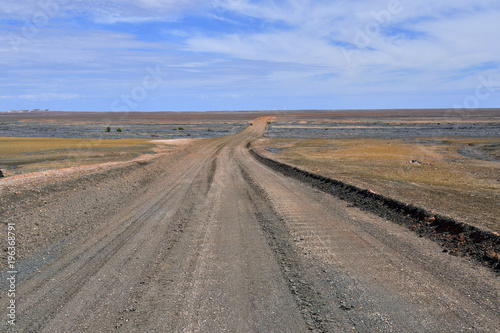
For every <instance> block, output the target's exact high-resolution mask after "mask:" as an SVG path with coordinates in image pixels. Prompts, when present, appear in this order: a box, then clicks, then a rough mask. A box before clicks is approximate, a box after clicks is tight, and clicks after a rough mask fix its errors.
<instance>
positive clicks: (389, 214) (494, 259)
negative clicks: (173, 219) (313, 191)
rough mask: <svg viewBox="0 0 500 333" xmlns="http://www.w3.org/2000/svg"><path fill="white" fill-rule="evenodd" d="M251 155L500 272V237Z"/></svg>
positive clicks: (444, 250) (336, 181)
mask: <svg viewBox="0 0 500 333" xmlns="http://www.w3.org/2000/svg"><path fill="white" fill-rule="evenodd" d="M250 152H251V153H252V155H253V156H254V157H255V158H256V159H257V160H259V161H260V162H262V163H264V164H265V165H267V166H269V167H271V168H272V169H274V170H276V171H279V172H281V173H283V174H284V175H286V176H290V177H293V178H296V179H298V180H301V181H303V182H305V183H308V184H310V185H312V186H313V187H316V188H318V189H320V190H322V191H324V192H326V193H329V194H332V195H334V196H337V197H339V198H340V199H342V200H345V201H347V202H349V203H351V204H352V205H353V206H355V207H358V208H360V209H362V210H365V211H369V212H372V213H375V214H377V215H378V216H381V217H383V218H385V219H387V220H390V221H392V222H395V223H397V224H400V225H403V226H406V227H407V228H409V229H411V230H413V231H415V232H416V233H417V234H418V235H419V236H420V237H427V238H429V239H432V240H434V241H436V242H439V244H440V245H441V246H442V247H443V252H448V253H450V254H452V255H461V256H464V255H468V256H470V257H472V258H474V259H475V260H477V261H479V262H481V263H483V264H485V265H488V266H490V267H491V268H492V269H493V270H494V271H496V272H500V236H499V235H498V234H496V233H493V232H489V231H484V230H481V229H479V228H477V227H474V226H471V225H468V224H465V223H460V222H457V221H455V220H454V219H451V218H449V217H446V216H442V215H436V214H432V213H431V212H428V211H426V210H425V209H423V208H420V207H416V206H413V205H409V204H405V203H403V202H401V201H398V200H395V199H391V198H388V197H385V196H382V195H380V194H377V193H374V192H372V191H370V190H366V189H361V188H359V187H356V186H353V185H350V184H347V183H344V182H342V181H338V180H334V179H330V178H326V177H323V176H320V175H316V174H313V173H310V172H307V171H304V170H301V169H299V168H296V167H293V166H290V165H287V164H284V163H281V162H277V161H274V160H272V159H269V158H267V157H264V156H262V155H260V154H259V153H257V152H256V151H255V150H253V149H251V150H250Z"/></svg>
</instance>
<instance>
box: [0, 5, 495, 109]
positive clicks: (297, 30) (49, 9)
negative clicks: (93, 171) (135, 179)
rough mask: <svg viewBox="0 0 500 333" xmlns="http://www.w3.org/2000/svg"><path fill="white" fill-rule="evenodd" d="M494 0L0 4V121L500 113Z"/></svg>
mask: <svg viewBox="0 0 500 333" xmlns="http://www.w3.org/2000/svg"><path fill="white" fill-rule="evenodd" d="M499 41H500V2H499V1H496V0H495V1H489V0H479V1H470V0H467V1H465V0H456V1H444V0H432V1H431V0H421V1H410V0H384V1H378V0H370V1H368V0H356V1H354V0H330V1H326V0H318V1H306V0H302V1H299V0H288V1H287V0H278V1H260V0H257V1H255V0H253V1H252V0H209V1H198V0H176V1H173V0H134V1H132V0H107V1H105V0H2V1H1V3H0V73H1V76H0V111H7V110H11V109H32V108H40V109H52V110H70V111H72V110H74V111H136V110H138V111H160V110H166V111H185V110H186V111H187V110H194V111H205V110H281V109H360V108H361V109H367V108H433V107H440V108H476V107H500V42H499Z"/></svg>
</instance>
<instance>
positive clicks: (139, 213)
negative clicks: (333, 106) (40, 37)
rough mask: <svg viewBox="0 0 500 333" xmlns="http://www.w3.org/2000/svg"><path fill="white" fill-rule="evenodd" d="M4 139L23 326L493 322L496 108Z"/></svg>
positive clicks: (106, 119) (61, 131) (157, 117)
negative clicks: (15, 239) (15, 237)
mask: <svg viewBox="0 0 500 333" xmlns="http://www.w3.org/2000/svg"><path fill="white" fill-rule="evenodd" d="M107 127H110V131H109V132H108V131H107V130H106V128H107ZM118 128H120V130H121V131H117V129H118ZM0 130H1V132H0V137H1V138H0V141H1V145H0V168H1V169H2V171H3V174H4V176H5V177H3V178H0V190H1V192H0V202H1V209H0V217H1V220H2V221H1V222H2V223H1V228H2V229H1V235H0V236H1V237H2V238H3V239H5V238H6V235H7V230H6V228H7V225H8V224H9V223H10V224H14V225H15V226H16V235H17V257H16V258H17V260H18V264H17V270H18V271H19V273H18V275H17V288H18V291H17V301H18V303H17V304H18V307H17V313H18V316H19V317H18V325H17V328H18V329H21V330H24V331H37V332H63V331H70V330H73V331H110V330H119V331H126V332H129V331H137V332H139V331H140V332H144V331H151V332H164V331H169V332H177V331H198V332H207V331H282V332H284V331H287V332H303V331H307V330H310V331H317V332H344V331H345V332H348V331H359V332H367V331H386V332H390V331H406V332H422V331H441V332H456V331H462V330H463V331H465V330H469V331H485V332H486V331H494V330H495V329H497V328H498V327H499V325H500V318H499V317H498V313H499V311H500V303H499V299H500V297H499V296H500V295H499V294H500V279H499V275H498V272H499V271H500V256H499V254H498V253H499V252H500V239H499V237H498V232H499V231H500V220H499V218H498V216H499V215H500V212H499V205H498V202H499V197H500V178H499V174H500V170H499V169H500V159H499V158H500V110H497V109H494V110H492V109H488V110H477V111H467V110H461V111H460V110H458V111H457V110H454V111H449V110H373V111H356V110H352V111H315V110H311V111H260V112H207V113H166V112H162V113H115V114H113V113H70V112H62V113H59V112H47V113H45V112H42V113H35V114H15V113H14V114H7V113H3V114H0ZM266 158H267V159H271V160H266ZM270 161H271V162H270ZM273 161H275V162H273ZM261 162H262V163H261ZM279 162H281V163H285V164H286V165H285V164H280V163H279ZM273 163H274V164H273ZM299 169H300V170H299ZM294 174H296V176H294ZM337 181H338V182H339V183H338V184H337V183H335V182H337ZM351 185H353V186H354V187H352V188H351V187H349V186H351ZM406 204H409V205H406ZM375 206H376V209H371V208H370V209H371V210H370V209H366V207H375ZM378 206H380V207H381V208H380V209H379V208H377V207H378ZM406 207H409V208H408V209H407V208H406ZM449 218H451V219H449ZM401 221H403V222H404V223H400V222H401ZM393 222H395V223H393ZM405 223H410V224H409V225H410V227H409V228H407V227H405V226H404V225H405ZM413 223H415V224H416V225H417V224H419V223H420V224H422V225H423V227H425V228H427V232H423V231H422V230H421V229H419V228H420V227H418V228H416V230H413V229H412V228H411V224H413ZM423 227H422V228H423ZM429 230H430V231H432V232H429ZM419 236H420V237H419ZM448 238H449V239H448ZM442 239H444V241H442ZM464 244H465V245H464ZM462 245H463V246H462ZM455 247H456V248H457V249H455ZM7 257H8V256H7V253H6V249H5V248H2V256H1V263H2V268H3V269H2V271H3V272H4V273H3V275H2V283H4V282H5V277H6V273H5V272H6V271H7V262H8V260H7ZM7 287H8V286H6V285H5V284H2V296H0V303H1V306H2V308H6V304H7V302H9V299H8V298H7V297H6V296H5V292H4V291H5V288H7ZM4 305H5V306H4ZM409 314H411V315H410V316H409ZM3 324H4V323H2V325H3ZM6 329H7V328H6Z"/></svg>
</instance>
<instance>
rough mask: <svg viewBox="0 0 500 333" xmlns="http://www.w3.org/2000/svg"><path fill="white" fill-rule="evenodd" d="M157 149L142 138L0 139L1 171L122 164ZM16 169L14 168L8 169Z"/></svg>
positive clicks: (32, 170) (15, 172)
mask: <svg viewBox="0 0 500 333" xmlns="http://www.w3.org/2000/svg"><path fill="white" fill-rule="evenodd" d="M154 147H156V145H155V144H154V143H152V142H151V141H150V140H145V139H118V140H100V139H60V138H15V137H0V168H2V169H4V170H7V173H11V175H12V174H19V173H27V172H35V171H40V170H49V169H57V168H63V167H72V166H80V165H89V164H96V163H104V162H113V161H124V160H129V159H132V158H134V157H136V156H139V155H141V154H145V153H152V152H153V148H154ZM11 166H15V167H16V168H15V169H11V168H10V167H11Z"/></svg>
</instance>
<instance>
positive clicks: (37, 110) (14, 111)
mask: <svg viewBox="0 0 500 333" xmlns="http://www.w3.org/2000/svg"><path fill="white" fill-rule="evenodd" d="M44 112H52V111H51V110H49V109H45V110H41V109H32V110H10V111H6V112H5V113H44Z"/></svg>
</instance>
